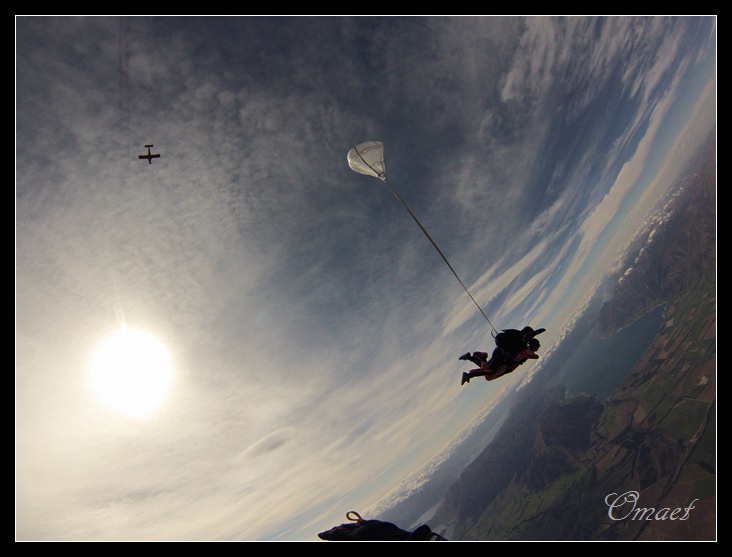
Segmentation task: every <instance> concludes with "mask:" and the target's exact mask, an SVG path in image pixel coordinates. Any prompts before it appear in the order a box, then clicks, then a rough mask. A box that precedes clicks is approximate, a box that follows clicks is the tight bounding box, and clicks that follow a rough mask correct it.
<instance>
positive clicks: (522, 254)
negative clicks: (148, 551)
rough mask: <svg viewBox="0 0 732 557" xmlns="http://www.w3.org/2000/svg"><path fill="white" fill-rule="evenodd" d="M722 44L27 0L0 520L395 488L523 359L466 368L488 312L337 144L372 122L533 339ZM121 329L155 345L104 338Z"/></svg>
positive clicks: (579, 29) (92, 531) (478, 279)
mask: <svg viewBox="0 0 732 557" xmlns="http://www.w3.org/2000/svg"><path fill="white" fill-rule="evenodd" d="M716 41H717V39H716V17H708V16H704V17H675V18H674V17H671V18H669V17H566V18H554V17H489V16H460V17H444V16H432V17H422V16H410V17H391V16H378V17H377V16H360V17H350V16H349V17H347V16H327V17H326V16H318V17H295V16H293V17H257V16H246V17H143V16H139V17H27V16H16V19H15V47H16V52H15V57H16V59H15V63H16V68H15V69H16V72H15V74H16V75H15V77H16V83H15V92H16V98H15V110H16V113H15V141H16V153H15V154H16V161H15V179H16V181H15V227H16V228H15V265H16V267H15V281H16V282H15V326H16V334H15V504H16V516H15V527H16V539H17V540H19V541H42V540H84V541H95V540H143V541H146V540H200V541H214V540H216V541H223V540H251V541H290V540H304V541H316V540H317V533H318V532H320V531H323V530H326V529H329V528H330V527H332V526H334V525H336V524H339V523H341V522H344V521H345V513H346V512H347V511H349V510H356V511H358V512H359V513H361V514H362V515H363V516H364V517H367V516H368V515H369V511H370V510H373V509H376V508H380V507H383V506H384V505H385V504H388V501H389V498H390V497H391V496H392V494H393V490H394V489H395V488H396V487H397V486H399V485H403V482H405V480H408V478H410V477H412V476H413V475H414V474H417V473H419V471H420V470H422V469H423V468H424V467H425V466H426V465H427V463H429V462H430V461H432V460H433V459H435V458H437V457H438V456H439V455H440V454H441V453H442V452H443V451H444V450H445V449H446V448H447V447H449V446H450V444H451V443H452V442H453V441H454V440H455V439H456V438H459V437H460V435H461V433H463V432H464V431H465V430H466V428H470V427H471V426H473V425H474V424H475V420H476V419H482V418H483V417H484V416H485V414H486V411H487V409H490V407H491V405H493V404H495V402H496V401H498V400H500V397H502V396H504V395H505V394H506V393H507V392H509V391H510V390H512V389H516V388H517V386H518V385H520V384H521V382H522V381H525V380H526V378H527V377H530V374H531V373H532V370H534V371H535V370H536V369H537V367H536V366H538V365H540V363H530V364H527V365H526V366H524V367H527V368H528V369H526V370H523V369H522V370H521V372H520V373H514V374H512V375H511V376H507V377H506V378H503V379H502V380H498V381H493V382H490V383H488V382H485V383H483V384H478V385H472V384H471V385H466V386H463V387H461V385H460V374H461V373H462V372H463V371H467V370H468V368H466V367H465V365H464V362H460V361H458V359H457V358H458V356H459V355H460V354H463V353H464V352H466V351H475V350H483V351H490V350H491V349H492V346H493V342H492V338H491V326H490V325H489V324H488V323H487V322H486V320H485V319H484V317H483V316H482V315H481V314H480V312H479V311H478V309H477V308H476V306H475V305H474V304H473V303H472V301H471V300H470V298H469V297H468V296H467V294H466V293H465V291H464V290H463V289H462V287H461V286H460V284H459V282H458V281H457V280H456V279H455V277H454V276H453V274H452V273H451V272H450V270H449V268H448V267H447V266H446V265H445V264H444V261H443V260H442V259H441V258H440V256H439V254H438V253H437V251H436V250H435V249H434V248H433V246H432V245H431V244H430V243H429V242H428V240H427V239H426V238H425V236H424V235H423V234H422V232H421V230H420V229H419V228H418V226H417V225H416V224H415V222H414V221H413V220H412V218H411V217H410V216H409V214H408V213H407V212H406V211H405V210H404V207H402V206H401V205H400V204H399V203H398V201H397V200H396V199H395V198H394V196H393V195H392V194H391V192H389V191H388V189H386V188H385V185H384V184H383V183H382V182H381V181H380V180H378V179H376V178H373V177H369V176H365V175H361V174H357V173H355V172H353V171H352V170H350V169H349V167H348V164H347V161H346V155H347V153H348V151H349V150H350V149H351V148H352V147H354V146H355V145H357V144H360V143H362V142H365V141H371V140H377V141H381V142H383V143H384V157H385V164H386V176H387V178H388V181H389V184H391V185H392V186H393V187H394V189H395V190H396V191H398V193H399V195H400V196H401V197H402V198H403V199H404V200H405V202H406V203H407V204H408V206H409V207H410V209H411V210H412V211H413V212H414V214H415V215H416V216H417V217H418V219H419V220H420V222H421V223H422V225H424V227H425V229H426V230H428V231H429V233H430V235H431V237H432V238H433V239H434V241H435V242H436V244H437V245H438V246H439V247H440V249H441V250H442V252H443V253H444V254H445V256H446V257H447V259H448V260H449V261H450V263H451V265H452V266H453V268H454V269H455V271H456V272H457V273H458V275H459V276H460V278H461V280H462V281H463V282H464V283H465V285H466V286H467V287H468V289H469V291H470V292H471V294H472V295H473V296H474V298H475V299H476V300H477V302H478V303H479V304H480V306H481V308H482V309H483V310H484V311H485V313H486V315H487V316H488V317H489V319H490V322H491V323H492V324H493V325H494V326H495V327H496V328H497V329H502V328H521V327H523V326H524V325H527V324H530V325H532V326H534V327H535V328H538V327H545V328H546V329H547V331H546V332H545V333H544V334H543V335H542V336H541V337H540V339H541V341H542V345H543V347H542V350H546V349H550V347H551V346H552V343H553V342H554V341H555V340H556V341H559V339H561V332H562V330H564V329H565V328H566V327H568V326H570V324H571V320H572V316H573V315H575V314H576V312H577V311H578V310H579V309H580V308H581V307H582V303H583V302H584V301H585V300H586V299H587V297H588V296H589V295H590V294H591V292H592V291H593V288H595V287H596V285H597V282H598V280H600V279H601V278H602V276H603V274H604V273H605V271H606V270H607V269H608V267H609V265H610V262H611V261H613V259H614V258H615V257H616V256H617V254H618V250H619V249H621V247H622V246H623V245H624V243H625V242H626V241H627V240H628V238H629V237H630V236H631V235H632V233H633V232H634V230H635V229H636V228H637V226H638V225H639V224H640V223H641V221H642V219H643V218H644V217H645V215H646V214H647V211H648V210H649V209H650V208H651V207H652V205H653V203H655V201H656V200H657V199H658V197H659V196H660V195H661V194H662V193H663V192H664V191H665V188H667V187H668V186H669V184H670V182H671V180H672V178H673V176H674V175H675V172H677V171H678V170H679V168H680V167H681V166H682V164H683V162H684V161H685V160H687V158H688V157H689V156H690V155H691V153H692V152H693V151H694V149H695V147H696V146H698V145H699V144H701V142H702V141H703V139H705V138H706V137H707V135H708V133H709V132H710V131H711V130H713V129H714V126H715V125H716ZM148 144H152V145H153V146H154V147H153V148H152V152H153V153H159V154H160V155H161V156H160V158H157V159H153V160H152V164H148V161H147V160H140V159H139V158H138V155H141V154H144V153H146V149H145V147H144V146H145V145H148ZM119 331H127V332H128V333H139V335H142V334H145V335H148V336H146V337H145V338H146V339H147V345H146V346H147V347H148V348H147V350H142V349H141V348H140V347H139V345H132V344H125V345H122V346H120V347H118V348H117V350H116V351H113V352H112V353H110V352H109V351H107V352H101V347H102V346H108V339H109V338H110V337H114V335H115V334H118V333H119ZM129 336H130V335H129V334H128V338H129ZM133 336H134V335H133ZM151 347H152V348H154V349H153V350H151V349H150V348H151ZM540 354H541V351H540ZM539 362H541V360H539ZM161 370H165V371H167V375H164V376H163V377H162V379H164V380H166V381H167V383H164V384H163V385H162V387H161V391H160V397H161V398H160V399H159V400H157V399H156V400H157V402H158V404H157V405H152V404H151V406H150V408H148V409H147V412H142V411H140V412H138V413H136V414H134V415H131V414H130V413H129V412H128V410H129V403H130V397H131V398H132V401H138V402H139V400H141V399H146V396H147V395H148V394H149V395H150V396H151V397H152V395H155V394H156V393H157V392H158V391H157V390H156V389H157V385H156V384H154V383H153V382H152V380H153V378H155V377H157V376H158V375H160V373H159V372H160V371H161ZM112 371H117V372H120V373H121V375H122V378H123V379H124V380H122V379H119V378H117V379H116V380H117V383H112V384H111V386H110V383H106V385H105V386H106V388H107V390H106V391H105V392H106V394H103V393H102V392H100V389H99V388H98V387H99V385H100V382H102V380H101V379H98V377H99V375H96V374H95V373H99V374H101V375H104V374H105V373H107V372H109V373H112ZM131 378H134V379H135V380H137V381H138V382H137V383H135V384H133V385H132V386H131V387H128V385H127V384H126V380H127V379H131ZM128 389H131V392H128ZM125 394H127V398H125V396H124V395H125ZM153 398H154V397H153Z"/></svg>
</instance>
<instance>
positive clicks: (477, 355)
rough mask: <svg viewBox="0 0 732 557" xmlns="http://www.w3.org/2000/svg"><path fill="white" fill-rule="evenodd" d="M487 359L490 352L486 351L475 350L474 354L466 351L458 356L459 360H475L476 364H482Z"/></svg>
mask: <svg viewBox="0 0 732 557" xmlns="http://www.w3.org/2000/svg"><path fill="white" fill-rule="evenodd" d="M487 359H488V354H486V353H485V352H473V353H472V354H471V353H470V352H466V353H465V354H463V355H462V356H460V357H459V358H458V360H467V361H469V362H473V363H474V364H475V365H476V366H482V365H483V364H485V362H486V360H487Z"/></svg>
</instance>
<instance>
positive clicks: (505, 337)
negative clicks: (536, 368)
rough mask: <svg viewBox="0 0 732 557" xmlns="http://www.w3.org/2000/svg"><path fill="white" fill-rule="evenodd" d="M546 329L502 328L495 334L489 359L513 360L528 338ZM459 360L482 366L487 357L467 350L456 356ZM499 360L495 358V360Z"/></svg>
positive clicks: (525, 345)
mask: <svg viewBox="0 0 732 557" xmlns="http://www.w3.org/2000/svg"><path fill="white" fill-rule="evenodd" d="M544 331H546V329H536V330H534V329H532V328H531V327H528V326H527V327H524V328H523V329H521V330H520V331H519V330H518V329H503V331H502V332H500V333H498V334H497V335H496V338H495V341H496V349H497V350H499V352H496V350H494V351H493V356H492V358H491V359H496V358H502V357H503V358H504V359H506V360H515V359H516V356H517V355H518V354H519V353H520V352H521V351H522V350H525V349H526V347H527V346H528V342H529V340H530V339H532V338H534V337H535V336H536V335H540V334H541V333H543V332H544ZM458 359H459V360H469V361H471V362H473V363H474V364H475V365H478V366H482V365H483V364H484V363H485V362H486V360H487V359H488V354H487V353H486V352H473V353H472V354H471V353H470V352H467V353H465V354H463V355H462V356H460V358H458ZM498 361H499V360H498V359H496V362H498Z"/></svg>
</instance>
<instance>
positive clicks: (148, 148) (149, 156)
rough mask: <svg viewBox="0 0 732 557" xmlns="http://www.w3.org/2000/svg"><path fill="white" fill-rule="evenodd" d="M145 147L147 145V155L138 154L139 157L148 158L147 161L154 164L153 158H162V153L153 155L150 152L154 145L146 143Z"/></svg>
mask: <svg viewBox="0 0 732 557" xmlns="http://www.w3.org/2000/svg"><path fill="white" fill-rule="evenodd" d="M145 147H147V155H138V158H140V159H147V163H148V164H152V160H153V159H159V158H160V153H158V154H157V155H152V154H151V153H150V148H151V147H152V145H145Z"/></svg>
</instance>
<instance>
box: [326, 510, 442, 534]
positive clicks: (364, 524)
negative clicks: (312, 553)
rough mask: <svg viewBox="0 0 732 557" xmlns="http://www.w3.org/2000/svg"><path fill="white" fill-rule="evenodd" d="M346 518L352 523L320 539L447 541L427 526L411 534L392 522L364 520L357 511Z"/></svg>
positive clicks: (351, 512) (338, 527)
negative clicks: (353, 516) (352, 516)
mask: <svg viewBox="0 0 732 557" xmlns="http://www.w3.org/2000/svg"><path fill="white" fill-rule="evenodd" d="M351 515H355V516H356V517H357V518H351ZM346 518H347V519H348V520H351V521H352V522H346V523H344V524H340V525H338V526H334V527H333V528H331V529H330V530H326V531H325V532H320V533H319V534H318V537H319V538H320V539H321V540H328V541H405V542H406V541H424V542H426V541H446V540H445V538H443V537H442V536H440V535H439V534H435V533H434V532H433V531H432V530H431V529H430V527H429V526H427V525H426V524H423V525H422V526H420V527H419V528H417V529H416V530H415V531H414V532H409V531H408V530H402V529H401V528H399V527H398V526H396V525H395V524H392V523H391V522H382V521H381V520H364V519H363V518H361V516H360V515H359V514H358V513H357V512H356V511H348V512H347V513H346Z"/></svg>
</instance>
